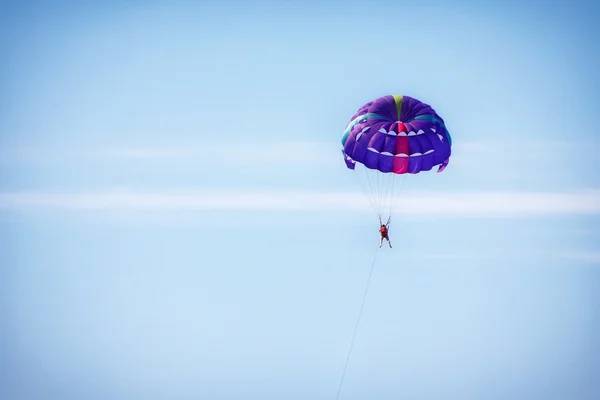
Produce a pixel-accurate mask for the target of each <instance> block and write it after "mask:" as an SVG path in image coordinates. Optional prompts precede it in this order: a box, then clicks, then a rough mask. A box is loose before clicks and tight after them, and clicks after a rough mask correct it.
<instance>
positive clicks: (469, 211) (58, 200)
mask: <svg viewBox="0 0 600 400" xmlns="http://www.w3.org/2000/svg"><path fill="white" fill-rule="evenodd" d="M0 209H1V210H4V211H10V210H72V211H95V210H110V211H147V210H155V211H172V212H181V211H209V210H255V211H260V210H265V211H328V212H334V211H339V212H347V211H348V210H353V211H359V212H372V210H371V208H370V207H369V204H368V201H367V199H366V197H365V196H364V195H362V194H355V193H349V194H345V193H318V192H312V193H311V192H293V191H290V192H282V191H250V190H248V191H244V190H222V191H193V192H158V193H141V192H133V191H124V190H121V191H110V192H81V193H3V194H0ZM396 213H397V214H409V215H433V216H455V215H463V216H476V217H477V216H480V217H487V216H521V215H542V214H556V213H563V214H569V213H578V214H600V191H597V190H592V191H582V192H572V193H522V192H480V193H444V192H435V193H420V194H406V195H401V197H400V205H399V206H398V207H397V209H396Z"/></svg>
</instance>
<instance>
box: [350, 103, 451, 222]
mask: <svg viewBox="0 0 600 400" xmlns="http://www.w3.org/2000/svg"><path fill="white" fill-rule="evenodd" d="M451 147H452V138H451V137H450V133H449V132H448V130H447V129H446V126H445V124H444V120H443V119H442V118H441V117H440V116H439V115H438V114H437V113H436V112H435V110H434V109H433V108H432V107H431V106H430V105H428V104H425V103H423V102H421V101H419V100H417V99H415V98H413V97H409V96H402V95H388V96H383V97H379V98H377V99H375V100H373V101H370V102H368V103H366V104H365V105H363V106H362V107H360V108H359V109H358V111H357V112H356V113H355V114H354V115H353V116H352V118H351V119H350V122H349V123H348V125H347V127H346V130H345V131H344V134H343V136H342V154H343V157H344V161H345V162H346V166H347V167H348V168H350V169H352V170H354V169H356V168H357V165H358V166H361V167H362V168H363V169H364V170H365V176H366V177H367V181H368V182H367V183H368V185H366V184H362V185H363V188H364V189H365V191H366V192H368V191H370V192H371V205H372V206H373V208H374V210H375V212H376V213H377V214H378V215H379V217H380V218H381V217H382V214H383V212H384V210H385V209H386V208H387V207H388V203H389V208H390V210H389V213H390V215H391V213H392V211H393V205H394V201H395V200H397V198H395V196H394V187H395V180H396V179H397V176H403V177H406V174H418V173H420V172H423V171H430V170H431V169H433V167H435V166H438V168H437V172H442V171H443V170H444V169H445V168H446V166H447V165H448V162H449V161H450V154H451Z"/></svg>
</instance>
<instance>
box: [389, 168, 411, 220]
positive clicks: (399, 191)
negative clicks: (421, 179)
mask: <svg viewBox="0 0 600 400" xmlns="http://www.w3.org/2000/svg"><path fill="white" fill-rule="evenodd" d="M407 176H408V174H407V173H406V174H404V176H403V177H402V178H401V179H402V183H401V184H400V189H399V190H398V195H396V196H395V198H396V201H393V204H394V205H393V207H391V211H390V215H391V214H392V212H395V211H396V208H397V207H398V205H399V204H400V198H401V196H400V194H401V193H402V189H404V184H405V182H406V179H407Z"/></svg>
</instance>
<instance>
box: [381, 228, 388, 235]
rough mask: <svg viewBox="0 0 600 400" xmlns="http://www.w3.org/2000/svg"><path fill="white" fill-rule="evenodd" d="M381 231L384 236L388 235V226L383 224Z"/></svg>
mask: <svg viewBox="0 0 600 400" xmlns="http://www.w3.org/2000/svg"><path fill="white" fill-rule="evenodd" d="M380 231H381V234H382V235H383V236H385V235H387V228H386V227H385V226H382V227H381V229H380Z"/></svg>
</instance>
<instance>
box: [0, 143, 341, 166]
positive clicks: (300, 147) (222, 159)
mask: <svg viewBox="0 0 600 400" xmlns="http://www.w3.org/2000/svg"><path fill="white" fill-rule="evenodd" d="M339 146H340V145H339V143H338V142H310V141H286V142H253V141H251V138H249V140H248V142H240V141H239V140H238V139H236V140H232V141H229V142H228V141H223V142H207V143H202V144H198V143H194V144H189V145H182V146H164V147H161V146H131V147H127V146H121V147H96V148H58V149H45V148H37V147H13V148H4V149H2V151H0V158H2V159H5V160H10V161H13V162H23V161H25V162H31V161H34V162H37V161H44V162H48V161H54V160H59V161H64V160H88V161H99V162H105V161H110V162H114V161H128V160H129V161H133V160H137V161H140V160H143V161H160V160H163V161H168V162H173V161H184V160H191V161H194V162H195V163H198V164H218V165H223V164H225V165H239V164H290V163H319V164H323V163H327V164H334V163H339V162H340V161H341V160H342V156H341V153H340V152H339V148H340V147H339Z"/></svg>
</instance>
